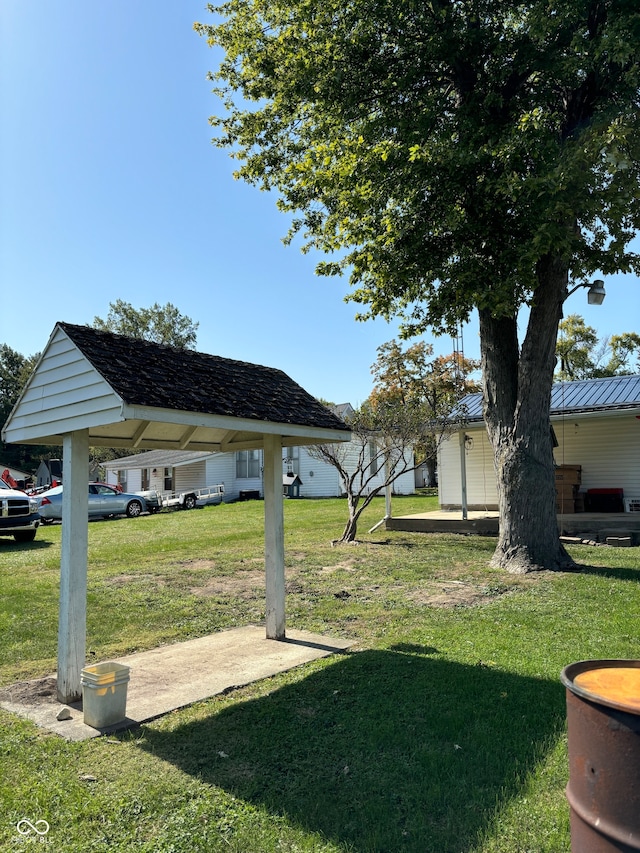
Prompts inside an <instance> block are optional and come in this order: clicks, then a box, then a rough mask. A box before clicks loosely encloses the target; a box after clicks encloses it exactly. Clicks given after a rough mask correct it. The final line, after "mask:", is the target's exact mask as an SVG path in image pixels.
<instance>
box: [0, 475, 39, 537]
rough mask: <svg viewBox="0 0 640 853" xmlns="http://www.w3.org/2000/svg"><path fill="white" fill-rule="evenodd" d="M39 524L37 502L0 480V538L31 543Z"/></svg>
mask: <svg viewBox="0 0 640 853" xmlns="http://www.w3.org/2000/svg"><path fill="white" fill-rule="evenodd" d="M39 524H40V516H39V514H38V501H37V500H36V499H35V498H33V497H30V496H29V495H27V494H25V493H24V492H22V491H20V490H19V489H12V488H11V486H10V485H9V484H8V483H5V481H4V480H2V479H0V536H13V538H14V539H15V541H16V542H33V540H34V539H35V537H36V530H37V529H38V525H39Z"/></svg>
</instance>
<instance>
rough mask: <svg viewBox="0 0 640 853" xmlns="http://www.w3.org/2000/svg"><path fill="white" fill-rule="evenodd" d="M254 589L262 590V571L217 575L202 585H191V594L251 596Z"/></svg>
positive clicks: (204, 595)
mask: <svg viewBox="0 0 640 853" xmlns="http://www.w3.org/2000/svg"><path fill="white" fill-rule="evenodd" d="M256 589H261V590H264V572H253V571H243V572H239V573H238V574H237V575H217V576H216V577H213V578H209V580H208V581H207V582H206V583H205V584H203V585H202V586H192V587H191V588H190V590H189V592H190V593H191V594H192V595H199V596H203V597H205V598H206V597H215V596H226V595H233V596H237V597H238V598H253V597H254V593H255V590H256Z"/></svg>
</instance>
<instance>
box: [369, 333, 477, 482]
mask: <svg viewBox="0 0 640 853" xmlns="http://www.w3.org/2000/svg"><path fill="white" fill-rule="evenodd" d="M377 352H378V358H377V360H376V362H375V364H374V365H373V366H372V368H371V372H372V374H373V376H374V378H375V384H374V388H373V392H372V394H371V398H370V399H371V401H372V402H373V403H374V404H377V403H392V404H394V405H397V406H412V407H414V408H415V407H416V406H418V407H419V408H420V410H421V412H422V416H423V418H424V421H423V427H424V428H425V433H424V435H423V437H422V438H421V439H420V441H419V442H418V444H417V446H416V453H417V454H418V455H419V456H420V457H422V458H423V459H424V463H425V465H426V468H427V471H428V476H429V485H430V486H435V485H436V479H435V472H436V460H437V455H438V448H439V446H440V442H441V439H442V435H441V433H442V429H441V427H442V424H443V423H444V422H445V421H446V418H447V417H448V415H449V413H450V412H451V411H452V409H453V408H454V406H455V405H456V403H458V401H459V400H460V399H461V398H462V397H463V396H464V395H465V394H471V393H473V392H475V391H479V390H480V385H479V384H478V383H477V382H476V381H474V380H473V379H472V378H471V375H472V374H473V373H474V372H476V371H477V370H478V369H479V367H480V362H479V361H476V360H474V359H468V358H465V357H464V356H463V355H462V354H461V353H451V355H446V356H437V357H436V358H432V356H433V346H432V345H431V344H427V343H425V342H424V341H419V342H418V343H415V344H412V345H411V346H409V347H407V349H406V350H403V349H402V346H401V344H400V343H398V341H395V340H394V341H389V342H388V343H386V344H383V345H382V346H380V347H378V350H377ZM428 424H431V425H432V426H433V430H432V431H430V430H429V429H428V428H427V425H428Z"/></svg>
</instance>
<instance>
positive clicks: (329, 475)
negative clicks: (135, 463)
mask: <svg viewBox="0 0 640 853" xmlns="http://www.w3.org/2000/svg"><path fill="white" fill-rule="evenodd" d="M346 449H347V464H348V465H352V466H353V465H355V464H356V463H357V457H358V450H357V448H356V447H353V446H347V448H346ZM283 455H284V453H283ZM142 461H144V460H142ZM110 466H113V468H111V467H110V468H109V469H107V478H108V482H115V479H116V470H115V469H116V466H117V460H115V461H114V462H112V463H110ZM141 470H142V469H140V468H136V469H129V471H128V475H129V478H131V477H132V475H133V472H134V471H135V472H137V476H138V479H139V480H141ZM173 471H174V490H175V491H176V492H185V491H190V490H195V489H200V488H205V487H207V486H214V485H218V484H219V483H222V484H223V485H224V500H225V501H232V500H237V499H238V498H239V497H240V492H242V491H246V490H251V491H258V492H260V495H262V494H263V482H262V477H251V478H244V477H243V478H238V477H236V454H235V453H212V454H211V455H210V456H208V457H207V458H206V459H203V460H199V461H197V462H192V463H188V464H182V465H177V466H176V467H175V468H174V469H173ZM285 471H286V465H285V464H284V463H283V472H282V473H283V474H284V473H285ZM162 473H163V469H161V468H158V471H157V476H156V477H153V475H151V472H150V480H151V482H150V488H152V489H158V490H159V491H164V487H163V482H162V476H161V475H162ZM298 473H299V475H300V479H301V480H302V485H301V487H300V496H301V497H306V498H324V497H340V496H341V495H342V494H343V490H342V484H341V482H340V478H339V476H338V472H337V471H336V469H335V468H334V467H333V466H332V465H329V464H327V463H326V462H322V461H320V460H317V459H313V458H312V457H311V456H309V454H308V452H307V450H306V448H304V447H301V448H300V456H299V472H298ZM130 481H131V479H130ZM381 483H382V472H381V473H380V474H379V475H377V476H376V477H374V478H373V480H372V482H371V488H374V487H376V486H378V485H380V484H381ZM130 490H131V489H130ZM393 491H394V493H395V494H403V495H404V494H413V492H414V491H415V481H414V474H413V471H409V472H407V473H406V474H403V475H402V476H401V477H399V478H398V479H397V480H396V482H395V483H394V487H393Z"/></svg>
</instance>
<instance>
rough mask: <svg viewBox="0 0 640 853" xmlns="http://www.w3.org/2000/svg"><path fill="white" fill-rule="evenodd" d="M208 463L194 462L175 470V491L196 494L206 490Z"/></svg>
mask: <svg viewBox="0 0 640 853" xmlns="http://www.w3.org/2000/svg"><path fill="white" fill-rule="evenodd" d="M206 468H207V466H206V462H205V461H204V460H202V462H194V463H192V464H191V465H180V466H179V467H177V468H174V469H173V489H174V491H175V492H179V493H181V492H195V491H196V490H197V489H204V488H205V486H208V485H210V484H209V483H207V474H206Z"/></svg>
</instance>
